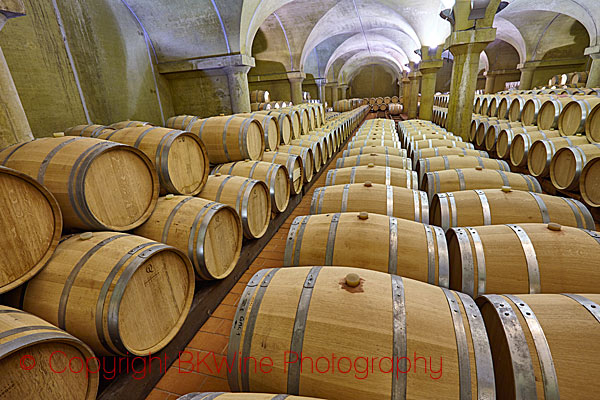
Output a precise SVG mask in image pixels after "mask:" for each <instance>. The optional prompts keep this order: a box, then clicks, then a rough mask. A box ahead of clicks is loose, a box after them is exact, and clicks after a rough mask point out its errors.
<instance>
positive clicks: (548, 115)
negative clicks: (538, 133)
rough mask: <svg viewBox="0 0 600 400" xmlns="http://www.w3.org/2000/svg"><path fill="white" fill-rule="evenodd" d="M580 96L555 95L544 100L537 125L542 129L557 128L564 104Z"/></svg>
mask: <svg viewBox="0 0 600 400" xmlns="http://www.w3.org/2000/svg"><path fill="white" fill-rule="evenodd" d="M579 98H581V97H579ZM579 98H578V97H575V96H553V97H552V98H550V99H548V100H546V101H544V102H543V103H542V105H541V107H540V112H539V113H538V118H537V126H539V127H540V129H542V130H549V129H557V128H558V119H559V117H560V113H561V112H562V110H563V108H564V106H565V105H566V104H568V103H570V102H572V101H576V100H578V99H579Z"/></svg>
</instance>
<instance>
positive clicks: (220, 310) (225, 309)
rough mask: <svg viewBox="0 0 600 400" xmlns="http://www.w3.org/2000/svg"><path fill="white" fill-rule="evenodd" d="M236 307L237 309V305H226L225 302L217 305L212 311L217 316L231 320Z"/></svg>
mask: <svg viewBox="0 0 600 400" xmlns="http://www.w3.org/2000/svg"><path fill="white" fill-rule="evenodd" d="M236 309H237V307H234V306H228V305H227V304H221V305H220V306H219V307H217V309H216V310H215V312H214V313H213V316H215V317H217V318H223V319H231V320H233V317H234V316H235V310H236Z"/></svg>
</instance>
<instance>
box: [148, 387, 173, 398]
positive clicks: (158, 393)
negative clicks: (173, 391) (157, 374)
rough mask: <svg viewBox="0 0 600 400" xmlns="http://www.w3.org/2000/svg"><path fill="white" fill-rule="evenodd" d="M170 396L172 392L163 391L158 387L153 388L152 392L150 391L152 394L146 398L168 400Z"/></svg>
mask: <svg viewBox="0 0 600 400" xmlns="http://www.w3.org/2000/svg"><path fill="white" fill-rule="evenodd" d="M169 396H170V394H169V393H167V392H163V391H162V390H158V389H152V392H150V395H148V397H146V400H167V398H168V397H169Z"/></svg>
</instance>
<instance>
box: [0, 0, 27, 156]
mask: <svg viewBox="0 0 600 400" xmlns="http://www.w3.org/2000/svg"><path fill="white" fill-rule="evenodd" d="M6 8H8V7H5V6H4V3H3V2H0V30H1V29H2V28H3V27H4V24H5V23H6V22H7V21H8V19H10V18H15V17H19V16H22V15H24V14H25V8H24V7H23V5H22V4H21V3H20V1H17V2H16V4H14V5H12V6H11V9H10V10H8V9H6ZM0 105H2V107H0V149H2V148H4V147H7V146H10V145H11V144H15V143H19V142H25V141H28V140H33V134H32V133H31V127H30V126H29V122H28V121H27V116H26V115H25V110H24V109H23V105H22V104H21V99H20V98H19V94H18V93H17V88H16V87H15V82H14V81H13V79H12V75H11V73H10V70H9V69H8V64H6V59H5V58H4V53H3V52H2V49H0Z"/></svg>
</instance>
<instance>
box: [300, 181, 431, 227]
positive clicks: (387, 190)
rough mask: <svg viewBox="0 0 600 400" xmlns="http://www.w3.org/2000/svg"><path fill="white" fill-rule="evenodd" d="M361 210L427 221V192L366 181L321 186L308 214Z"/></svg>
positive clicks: (315, 192) (314, 196) (314, 194)
mask: <svg viewBox="0 0 600 400" xmlns="http://www.w3.org/2000/svg"><path fill="white" fill-rule="evenodd" d="M360 211H367V212H370V213H376V214H381V215H387V216H390V217H397V218H404V219H408V220H412V221H417V222H423V223H425V224H427V223H429V201H428V200H427V193H425V192H421V191H418V190H412V189H407V188H403V187H397V186H386V185H382V184H373V183H372V182H371V181H366V182H364V183H355V184H349V183H348V184H345V185H335V186H324V187H320V188H317V189H315V191H314V193H313V197H312V202H311V206H310V213H311V214H328V213H336V212H360Z"/></svg>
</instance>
